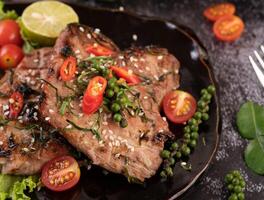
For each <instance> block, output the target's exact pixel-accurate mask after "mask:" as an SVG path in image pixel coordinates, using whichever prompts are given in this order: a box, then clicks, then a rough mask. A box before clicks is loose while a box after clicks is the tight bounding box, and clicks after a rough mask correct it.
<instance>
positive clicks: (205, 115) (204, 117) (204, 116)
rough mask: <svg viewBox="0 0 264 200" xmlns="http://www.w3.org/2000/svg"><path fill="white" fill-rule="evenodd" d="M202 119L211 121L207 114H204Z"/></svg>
mask: <svg viewBox="0 0 264 200" xmlns="http://www.w3.org/2000/svg"><path fill="white" fill-rule="evenodd" d="M202 119H203V120H204V121H207V120H208V119H209V115H208V114H207V113H203V115H202Z"/></svg>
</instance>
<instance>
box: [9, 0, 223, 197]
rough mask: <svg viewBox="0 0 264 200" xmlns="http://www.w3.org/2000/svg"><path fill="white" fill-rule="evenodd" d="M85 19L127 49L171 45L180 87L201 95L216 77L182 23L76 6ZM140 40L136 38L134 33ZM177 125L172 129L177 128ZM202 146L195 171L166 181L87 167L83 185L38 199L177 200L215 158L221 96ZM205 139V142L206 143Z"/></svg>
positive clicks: (214, 105)
mask: <svg viewBox="0 0 264 200" xmlns="http://www.w3.org/2000/svg"><path fill="white" fill-rule="evenodd" d="M26 6H27V5H26V4H9V5H8V6H7V7H8V8H11V9H16V10H17V11H18V12H19V13H21V12H22V11H23V9H24V8H25V7H26ZM72 7H73V8H74V10H75V11H76V12H77V13H78V15H79V17H80V22H81V23H83V24H87V25H89V26H92V27H96V28H100V29H101V31H102V32H103V33H104V34H106V35H107V36H109V37H110V38H111V39H113V41H114V42H115V43H116V44H117V45H118V46H119V47H120V48H122V49H125V48H127V47H130V46H131V45H139V46H145V45H151V44H153V45H158V46H161V47H165V48H167V49H168V50H169V51H170V52H171V53H172V54H174V55H175V56H176V57H177V58H178V59H179V61H180V63H181V69H180V74H181V85H180V89H182V90H185V91H188V92H190V93H191V94H193V95H194V96H195V97H196V99H198V98H199V92H200V90H201V89H202V88H204V87H206V86H208V85H209V84H215V79H214V76H213V72H212V71H211V67H210V65H209V62H208V57H207V53H206V50H205V49H204V48H203V46H202V45H201V43H200V42H199V40H198V38H197V37H196V36H195V35H194V33H193V32H192V31H191V30H190V29H188V28H186V27H184V26H180V25H178V24H177V23H171V22H167V21H162V20H159V19H150V18H144V17H137V16H134V15H132V14H129V13H126V12H119V11H111V10H100V9H92V8H87V7H82V6H80V5H72ZM133 34H137V36H138V40H137V41H136V42H134V41H133V39H132V35H133ZM174 128H175V127H172V130H175V129H174ZM200 133H201V134H200V138H199V143H198V146H197V147H196V148H195V151H194V152H193V153H192V154H191V156H190V159H189V161H188V162H189V163H190V164H191V165H192V170H191V172H189V171H185V170H184V169H182V168H181V167H180V166H179V165H176V167H175V168H174V174H175V175H174V176H173V178H172V179H171V180H169V181H167V182H161V181H160V179H159V176H158V175H157V176H155V177H153V178H151V179H150V180H148V181H147V182H146V184H145V186H140V185H131V184H128V183H127V181H126V179H125V178H124V177H123V176H120V175H116V174H111V173H110V174H108V175H104V174H103V173H102V169H100V168H97V167H93V168H92V169H91V170H89V171H87V170H83V171H82V177H81V182H80V184H79V185H78V186H77V187H75V188H74V189H72V190H71V191H68V192H65V193H52V192H49V191H46V190H44V189H43V190H41V191H40V192H37V193H36V194H35V196H34V197H33V198H36V199H63V200H68V199H69V200H70V199H81V200H90V199H100V200H103V199H109V200H110V199H111V200H112V199H118V200H124V199H126V200H136V199H137V200H138V199H140V200H157V199H159V200H161V199H162V200H163V199H175V198H177V197H179V196H180V195H181V194H182V193H184V192H185V191H186V190H187V189H188V188H189V187H190V186H192V185H193V184H194V182H195V181H196V180H197V179H198V178H199V176H200V175H201V174H202V173H203V172H204V171H205V170H206V168H207V167H208V165H209V163H210V162H211V160H212V158H213V156H214V154H215V151H216V148H217V146H218V141H219V104H218V97H217V95H215V96H214V99H213V102H212V104H211V106H210V119H209V121H207V122H206V123H205V124H204V125H203V126H202V127H201V128H200ZM202 141H204V142H202Z"/></svg>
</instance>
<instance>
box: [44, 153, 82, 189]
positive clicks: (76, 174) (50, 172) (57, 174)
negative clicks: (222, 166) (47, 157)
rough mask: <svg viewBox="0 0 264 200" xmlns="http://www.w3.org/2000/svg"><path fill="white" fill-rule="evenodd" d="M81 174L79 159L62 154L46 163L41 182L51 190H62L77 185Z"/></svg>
mask: <svg viewBox="0 0 264 200" xmlns="http://www.w3.org/2000/svg"><path fill="white" fill-rule="evenodd" d="M80 175H81V172H80V168H79V165H78V163H77V161H76V160H75V159H74V158H73V157H71V156H61V157H58V158H55V159H53V160H51V161H49V162H47V163H46V164H45V165H44V167H43V168H42V174H41V182H42V183H43V184H44V185H45V186H46V187H47V188H49V189H50V190H53V191H57V192H60V191H65V190H68V189H70V188H72V187H73V186H75V185H76V184H77V183H78V182H79V180H80Z"/></svg>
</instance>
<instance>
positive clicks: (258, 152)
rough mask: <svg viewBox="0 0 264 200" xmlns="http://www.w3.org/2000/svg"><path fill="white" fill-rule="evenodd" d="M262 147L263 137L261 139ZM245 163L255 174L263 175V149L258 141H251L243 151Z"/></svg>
mask: <svg viewBox="0 0 264 200" xmlns="http://www.w3.org/2000/svg"><path fill="white" fill-rule="evenodd" d="M261 138H262V139H261V140H262V142H263V143H262V145H263V144H264V136H262V137H261ZM244 156H245V161H246V164H247V166H248V167H249V168H250V169H252V170H253V171H254V172H256V173H257V174H261V175H264V149H263V146H261V143H259V142H258V140H252V141H251V142H250V143H249V145H248V146H247V148H246V150H245V154H244Z"/></svg>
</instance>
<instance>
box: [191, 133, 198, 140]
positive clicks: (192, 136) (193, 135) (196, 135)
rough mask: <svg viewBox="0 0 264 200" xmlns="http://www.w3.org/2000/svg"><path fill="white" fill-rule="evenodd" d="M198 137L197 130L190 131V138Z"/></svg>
mask: <svg viewBox="0 0 264 200" xmlns="http://www.w3.org/2000/svg"><path fill="white" fill-rule="evenodd" d="M198 137H199V134H198V133H197V132H191V138H192V139H195V140H197V139H198Z"/></svg>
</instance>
